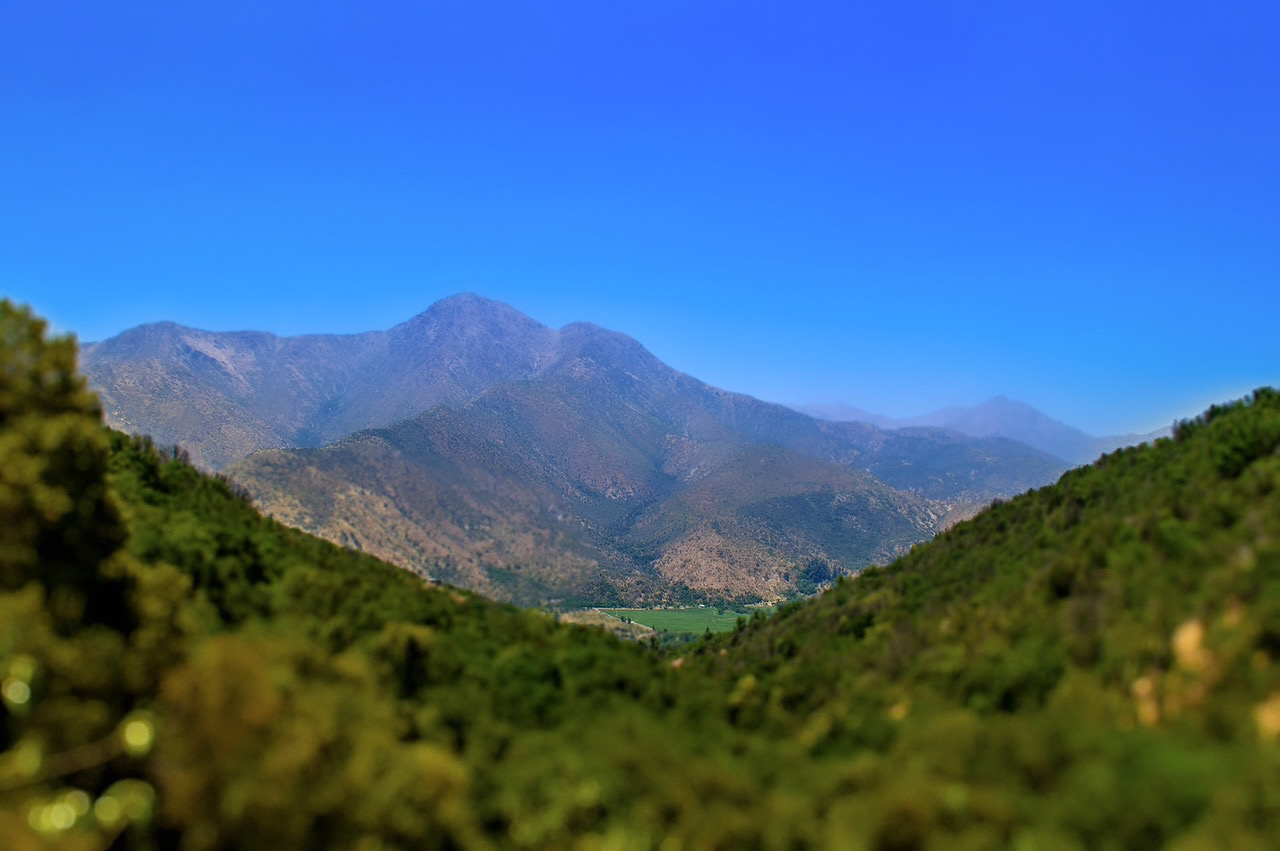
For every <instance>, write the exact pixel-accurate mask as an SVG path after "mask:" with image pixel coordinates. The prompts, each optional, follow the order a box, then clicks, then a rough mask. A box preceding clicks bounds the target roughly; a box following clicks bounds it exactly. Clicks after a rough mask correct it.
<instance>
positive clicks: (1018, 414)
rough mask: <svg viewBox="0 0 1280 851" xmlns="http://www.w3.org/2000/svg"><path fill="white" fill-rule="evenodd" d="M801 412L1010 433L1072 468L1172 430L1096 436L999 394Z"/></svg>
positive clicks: (812, 407) (881, 423) (898, 425)
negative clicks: (916, 406)
mask: <svg viewBox="0 0 1280 851" xmlns="http://www.w3.org/2000/svg"><path fill="white" fill-rule="evenodd" d="M796 410H798V411H801V412H802V413H806V414H809V415H810V416H813V417H817V418H819V419H823V420H832V421H838V422H863V423H870V424H871V425H875V426H877V427H879V428H889V429H902V428H912V427H919V426H927V427H931V428H944V429H949V430H951V431H957V432H959V433H961V434H965V435H969V436H970V437H1005V438H1009V439H1010V440H1017V441H1020V442H1022V443H1025V444H1027V445H1028V446H1032V447H1034V448H1036V449H1039V450H1040V451H1041V452H1046V453H1048V454H1050V455H1053V456H1054V457H1056V458H1061V459H1062V460H1063V461H1066V462H1068V463H1069V464H1071V465H1072V466H1077V465H1080V464H1088V463H1090V462H1092V461H1094V460H1096V459H1097V458H1098V456H1100V455H1105V454H1106V453H1108V452H1112V451H1114V450H1116V449H1119V448H1121V447H1124V446H1136V445H1137V444H1139V443H1147V442H1149V441H1152V440H1155V439H1156V438H1158V437H1167V436H1168V435H1169V433H1170V430H1169V429H1167V428H1165V429H1160V430H1158V431H1153V432H1151V433H1149V434H1121V435H1110V436H1107V437H1095V436H1093V435H1090V434H1086V433H1085V432H1083V431H1081V430H1080V429H1078V428H1074V427H1072V426H1069V425H1067V424H1066V423H1062V422H1059V421H1058V420H1055V419H1053V418H1051V417H1049V416H1047V415H1045V414H1043V413H1041V412H1040V411H1037V410H1036V409H1035V408H1033V407H1031V406H1030V405H1028V404H1026V403H1025V402H1019V401H1016V400H1014V399H1008V398H1005V397H1004V396H996V397H995V398H993V399H988V400H987V401H985V402H983V403H981V404H978V405H974V406H972V407H967V408H966V407H949V408H943V409H941V410H938V411H934V412H933V413H931V414H924V415H922V416H918V417H901V418H896V419H895V418H893V417H886V416H882V415H880V414H874V413H871V412H870V411H865V410H863V409H861V408H857V407H854V406H853V405H846V404H842V403H838V402H836V403H825V404H817V403H814V404H808V405H797V406H796Z"/></svg>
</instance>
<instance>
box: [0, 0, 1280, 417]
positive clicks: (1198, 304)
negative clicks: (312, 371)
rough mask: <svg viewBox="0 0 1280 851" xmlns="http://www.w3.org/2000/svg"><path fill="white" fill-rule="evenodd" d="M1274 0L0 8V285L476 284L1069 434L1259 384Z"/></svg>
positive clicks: (74, 295)
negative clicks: (1045, 422)
mask: <svg viewBox="0 0 1280 851" xmlns="http://www.w3.org/2000/svg"><path fill="white" fill-rule="evenodd" d="M1278 42H1280V4H1275V3H1269V2H1257V0H1254V2H1243V3H1242V2H1232V0H1220V2H1216V3H1212V4H1210V3H1194V4H1191V3H1178V2H1164V3H1150V2H1144V3H1131V2H1123V0H1108V2H1061V3H1059V2H1034V3H1029V2H1011V3H994V2H991V3H988V2H954V1H953V2H912V0H905V1H904V2H886V3H849V2H838V3H782V2H778V3H762V2H745V0H743V2H728V1H727V0H724V2H721V1H720V0H706V2H698V0H680V2H655V0H645V2H630V0H610V2H599V0H593V1H592V2H552V0H547V2H539V3H533V2H515V1H514V0H508V2H489V0H465V2H425V3H424V2H403V3H380V2H376V0H365V2H360V3H356V2H348V3H342V2H322V0H314V2H307V3H301V2H299V3H271V2H269V0H258V2H236V0H222V2H217V3H174V2H149V3H140V2H127V0H119V2H110V3H104V2H92V3H65V2H59V0H40V2H33V3H8V4H4V6H3V7H0V293H3V294H4V295H7V296H10V297H13V298H16V299H18V300H20V301H25V302H29V303H31V304H33V305H34V306H35V307H36V308H37V309H38V310H39V311H40V312H42V313H44V314H45V315H46V316H48V317H49V318H50V319H51V320H52V322H53V323H54V324H55V326H56V327H58V328H59V329H62V330H67V331H74V332H76V333H77V334H78V335H79V336H80V338H81V339H84V340H93V339H101V338H103V337H106V336H110V335H112V334H114V333H117V332H119V331H121V330H124V329H125V328H127V327H130V326H133V325H136V324H140V323H142V322H146V321H151V320H158V319H172V320H176V321H178V322H182V323H184V324H189V325H195V326H199V327H204V328H211V329H219V330H231V329H244V328H255V329H263V330H270V331H275V332H278V333H284V334H293V333H300V332H316V331H337V332H347V331H361V330H369V329H375V328H385V327H389V326H391V325H393V324H395V323H397V322H399V321H401V320H403V319H406V318H408V317H409V316H411V315H413V314H415V313H417V312H419V311H421V310H423V309H425V308H426V307H427V306H428V305H429V304H430V303H431V302H433V301H435V300H436V299H438V298H441V297H443V296H446V295H449V294H451V293H454V292H459V291H475V292H479V293H481V294H483V295H487V296H489V297H491V298H496V299H499V300H502V301H506V302H508V303H510V304H512V305H514V306H515V307H517V308H519V309H521V310H523V311H525V312H526V313H528V314H530V315H532V316H533V317H535V318H536V319H539V320H541V321H543V322H546V323H548V324H551V325H556V326H558V325H561V324H564V323H566V322H570V321H574V320H579V319H586V320H591V321H594V322H596V323H598V324H600V325H604V326H606V327H610V328H614V329H617V330H620V331H624V332H627V333H629V334H631V335H633V336H634V337H636V338H638V339H639V340H640V341H641V342H643V343H644V344H645V345H647V346H648V347H649V348H650V349H651V350H652V351H654V352H655V353H656V354H657V355H659V356H660V357H662V358H663V359H664V360H666V361H667V362H668V363H670V364H672V365H673V366H675V367H677V368H679V369H682V370H685V371H686V372H690V373H692V374H694V375H696V376H698V377H699V378H702V379H705V380H707V381H710V382H712V383H714V384H717V385H720V386H723V387H727V388H730V389H734V390H740V391H744V392H748V393H751V394H753V395H757V396H760V397H762V398H766V399H771V400H775V401H784V402H805V401H836V400H839V401H845V402H848V403H852V404H856V405H859V406H861V407H864V408H867V409H871V410H874V411H879V412H882V413H886V414H890V415H907V414H915V413H921V412H924V411H926V410H930V409H933V408H937V407H941V406H943V405H947V404H971V403H975V402H978V401H981V400H983V399H985V398H987V397H989V396H992V395H996V394H1004V395H1008V396H1011V397H1015V398H1018V399H1022V400H1025V401H1027V402H1029V403H1031V404H1033V405H1035V406H1036V407H1039V408H1041V409H1042V410H1044V411H1045V412H1047V413H1049V414H1050V415H1052V416H1055V417H1058V418H1060V419H1063V420H1066V421H1068V422H1070V423H1072V424H1074V425H1078V426H1080V427H1082V428H1084V429H1086V430H1088V431H1092V432H1094V433H1106V432H1116V431H1127V430H1145V429H1150V428H1154V427H1158V426H1160V425H1165V424H1167V423H1168V422H1169V421H1170V420H1171V419H1172V418H1173V417H1175V416H1177V415H1182V414H1191V413H1194V412H1196V411H1197V410H1199V409H1200V408H1202V407H1203V406H1204V405H1206V404H1207V403H1209V402H1211V401H1214V400H1217V399H1223V398H1227V397H1230V396H1234V395H1239V394H1241V393H1243V392H1245V391H1247V390H1248V389H1250V388H1252V387H1254V386H1257V385H1260V384H1280V344H1278V342H1277V338H1278V337H1280V334H1278V333H1277V330H1278V328H1280V322H1278V320H1280V70H1278V68H1280V59H1278V58H1277V52H1276V44H1277V43H1278Z"/></svg>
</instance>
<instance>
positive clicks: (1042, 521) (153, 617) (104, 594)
mask: <svg viewBox="0 0 1280 851" xmlns="http://www.w3.org/2000/svg"><path fill="white" fill-rule="evenodd" d="M73 363H74V349H73V347H72V346H71V344H70V343H68V342H66V341H52V342H49V341H45V340H44V339H43V327H42V326H41V325H40V324H39V323H36V322H34V321H33V320H32V319H31V318H30V316H29V315H27V314H25V313H24V312H21V311H16V310H14V309H13V308H12V307H11V306H10V305H8V304H7V303H5V304H2V305H0V485H3V487H0V510H3V513H4V517H5V518H6V520H8V521H9V522H6V523H5V524H3V525H0V671H3V672H4V679H3V687H2V689H0V696H2V698H3V701H2V702H0V835H3V836H4V837H5V840H6V843H7V847H11V848H14V849H18V851H25V849H29V848H31V849H34V848H55V849H90V848H96V849H101V848H106V847H111V848H116V849H130V850H131V851H134V850H135V849H136V851H141V849H169V848H183V849H214V848H242V849H279V848H300V847H307V848H335V849H338V848H343V849H345V848H350V847H367V848H442V849H443V848H450V849H464V851H479V850H480V849H492V848H511V849H530V850H532V849H552V848H556V849H560V848H570V849H583V851H586V849H600V848H611V847H616V848H635V849H657V848H672V847H677V848H686V849H699V851H700V849H724V851H729V849H739V848H758V849H826V848H848V849H855V851H856V849H876V851H890V849H931V848H968V849H988V848H990V849H997V848H1010V847H1014V848H1071V849H1079V848H1117V849H1118V848H1124V849H1138V851H1142V850H1143V849H1157V848H1176V849H1198V848H1249V849H1252V848H1258V849H1262V848H1270V847H1274V846H1275V845H1276V843H1277V841H1278V840H1280V807H1278V806H1277V803H1276V802H1277V801H1280V744H1278V739H1280V670H1277V666H1276V656H1277V654H1280V637H1278V634H1280V630H1278V629H1277V623H1280V543H1278V542H1280V394H1278V393H1277V392H1275V391H1271V390H1266V391H1259V392H1258V393H1257V394H1256V395H1255V396H1254V397H1253V399H1252V400H1250V402H1248V403H1247V404H1236V405H1231V406H1226V407H1224V408H1215V409H1212V410H1210V411H1209V412H1208V413H1207V414H1206V415H1205V416H1204V417H1203V418H1201V419H1200V420H1199V421H1196V422H1193V423H1187V424H1184V425H1182V426H1181V427H1180V428H1179V429H1178V430H1177V432H1176V434H1175V436H1174V438H1173V439H1170V440H1164V441H1160V442H1158V443H1157V444H1156V445H1154V446H1149V447H1141V448H1136V449H1130V450H1125V451H1122V452H1119V453H1116V454H1113V455H1110V456H1108V457H1107V458H1105V459H1103V460H1102V462H1101V463H1099V464H1098V465H1095V466H1093V467H1089V468H1084V469H1081V470H1077V471H1073V472H1072V473H1070V474H1069V475H1068V476H1066V477H1065V478H1064V479H1063V481H1061V482H1060V483H1058V484H1057V485H1053V486H1050V487H1046V488H1043V489H1041V490H1039V491H1036V492H1034V493H1031V494H1027V495H1024V496H1021V497H1018V498H1017V499H1014V500H1012V501H1010V502H1008V503H1005V504H1002V505H999V506H997V507H995V508H994V509H993V510H990V511H988V512H985V513H983V514H982V515H980V516H978V517H977V518H975V519H974V520H972V521H969V522H966V523H963V524H961V525H959V526H957V527H956V528H954V529H952V530H951V531H949V532H946V533H944V534H943V535H941V536H939V537H938V538H937V539H936V540H934V541H933V542H931V543H929V544H926V545H923V546H920V547H917V548H916V549H914V550H913V551H912V552H911V554H910V555H908V556H907V557H905V558H903V559H900V560H898V561H896V562H894V563H893V564H892V565H889V566H888V567H886V568H881V569H875V570H871V571H866V572H864V573H863V574H861V575H860V576H859V577H858V578H855V579H847V580H844V581H841V582H839V583H838V584H837V585H836V587H835V588H834V589H833V590H831V591H830V592H828V593H826V594H824V595H823V596H821V597H820V598H818V599H814V600H808V601H804V602H800V603H795V604H790V605H788V606H785V607H783V609H782V610H781V611H780V612H779V614H777V615H776V616H774V617H772V618H766V617H763V616H758V617H756V618H754V619H753V620H751V621H750V622H744V623H743V624H742V626H741V627H740V628H739V629H738V630H737V631H736V632H734V633H732V634H729V635H727V636H725V637H724V638H721V639H714V638H713V639H707V640H704V641H703V642H701V643H699V644H697V645H692V646H686V647H681V648H674V649H673V650H671V651H670V652H669V654H668V655H666V656H663V655H661V654H659V653H657V652H654V651H652V650H650V649H648V648H646V647H645V646H642V645H637V644H633V643H626V642H620V641H616V640H614V639H612V638H611V637H610V636H608V635H606V634H604V633H602V632H600V631H596V630H591V629H585V628H581V627H565V626H561V625H557V624H556V623H555V622H554V621H553V620H552V619H550V618H549V617H547V616H546V615H543V614H540V613H537V612H522V611H520V610H517V609H514V608H511V607H509V606H503V605H499V604H495V603H492V602H489V601H486V600H484V599H482V598H478V597H472V596H469V595H467V594H465V593H461V592H458V591H456V590H452V589H437V588H429V587H424V586H423V585H422V584H421V583H420V582H419V581H417V580H416V579H415V578H414V577H413V576H412V575H410V574H408V573H406V572H404V571H401V570H398V569H395V568H392V567H390V566H388V565H386V564H382V563H379V562H377V561H376V560H374V559H371V558H369V557H368V556H364V555H360V554H356V553H353V552H350V551H347V550H342V549H339V548H337V547H334V546H332V545H329V544H326V543H324V542H322V541H319V540H316V539H314V538H310V537H308V536H306V535H304V534H302V533H300V532H297V531H295V530H291V529H288V528H286V527H283V526H281V525H279V524H277V523H274V522H273V521H270V520H267V519H264V518H262V517H261V516H259V515H257V514H256V513H255V512H254V511H253V510H252V508H251V507H250V506H249V505H248V504H247V503H246V502H245V501H244V500H243V499H242V498H240V497H239V496H237V495H236V493H235V492H234V491H233V490H232V489H231V488H230V487H229V486H228V485H227V484H226V483H225V482H224V481H221V480H218V479H214V478H210V477H208V476H205V475H203V474H201V473H199V472H197V471H196V470H194V469H193V468H191V467H190V466H188V465H187V464H185V463H183V462H182V461H181V460H180V459H176V458H174V457H173V456H172V454H170V453H164V452H158V451H157V450H156V449H155V448H154V447H153V446H151V445H150V444H148V443H147V442H146V441H141V440H138V439H134V438H128V437H125V436H124V435H120V434H113V433H109V432H107V431H105V430H103V429H102V428H101V427H100V425H99V424H98V414H97V408H96V401H95V400H94V399H93V397H92V396H91V395H90V394H88V393H87V392H85V389H84V385H83V382H81V381H80V380H79V379H78V378H77V377H76V376H75V374H74V371H73Z"/></svg>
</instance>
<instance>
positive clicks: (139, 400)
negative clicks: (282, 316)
mask: <svg viewBox="0 0 1280 851" xmlns="http://www.w3.org/2000/svg"><path fill="white" fill-rule="evenodd" d="M554 340H555V332H553V331H552V330H551V329H549V328H547V327H545V326H543V325H540V324H539V323H537V322H535V321H533V320H532V319H530V318H529V317H527V316H525V315H524V314H522V313H520V312H519V311H517V310H515V309H513V308H511V307H508V306H506V305H504V304H499V303H497V302H493V301H489V300H487V299H483V298H480V297H479V296H474V295H460V296H454V297H452V298H448V299H444V300H443V301H440V302H437V303H436V304H434V305H432V306H431V308H430V309H428V310H427V311H426V312H424V313H422V314H420V315H418V316H415V317H414V318H413V319H410V320H409V321H408V322H404V323H402V324H400V325H397V326H396V327H394V328H392V329H391V330H389V331H373V332H369V333H366V334H351V335H342V336H339V335H328V334H316V335H307V336H300V337H277V336H275V335H273V334H266V333H262V332H238V333H218V332H212V331H200V330H197V329H194V328H184V327H183V326H181V325H175V324H173V323H169V322H164V323H156V324H152V325H143V326H140V327H138V328H134V329H132V330H130V331H126V332H124V333H123V334H120V335H119V336H117V337H113V338H111V339H109V340H106V341H104V342H101V343H95V344H91V345H88V346H85V347H84V349H83V351H82V353H81V369H82V370H83V371H84V373H85V375H86V376H87V377H88V379H89V382H90V384H91V385H92V386H93V388H94V389H95V390H96V391H97V392H98V394H99V396H101V398H102V404H103V408H104V413H105V418H106V421H107V424H108V425H111V426H113V427H115V428H120V429H123V430H125V431H132V432H142V433H147V434H150V435H151V436H152V437H153V438H154V439H155V440H156V441H157V442H159V443H161V444H181V445H182V446H183V447H184V448H185V449H187V450H188V452H190V454H191V456H192V460H193V461H194V462H195V463H196V464H198V465H200V466H203V467H206V468H210V469H215V470H216V469H220V468H222V467H224V466H226V465H227V464H230V463H231V462H233V461H235V460H237V459H239V458H243V457H244V456H245V455H248V454H249V453H250V452H254V451H256V450H258V449H267V448H271V447H277V446H323V445H324V444H327V443H331V442H333V441H335V440H337V439H339V438H341V437H343V436H344V435H347V434H350V433H351V432H353V431H358V430H359V429H362V428H370V427H377V426H383V425H389V424H391V423H393V422H396V421H398V420H402V419H405V418H406V417H411V416H413V415H414V414H417V413H420V412H421V411H423V410H426V409H427V408H430V407H433V406H435V405H439V404H456V403H459V402H464V401H466V400H468V399H471V398H472V397H474V396H475V395H476V394H477V393H479V392H480V391H481V390H483V389H484V388H486V387H488V386H489V385H491V384H493V383H494V382H495V381H502V380H510V379H518V378H526V377H528V376H530V375H532V374H534V373H535V372H536V371H537V370H538V369H539V368H540V367H541V366H542V365H543V362H544V361H545V359H546V358H547V356H548V355H549V353H550V352H551V350H552V347H553V345H554Z"/></svg>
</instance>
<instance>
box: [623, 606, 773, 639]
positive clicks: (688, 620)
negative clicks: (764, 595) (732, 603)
mask: <svg viewBox="0 0 1280 851" xmlns="http://www.w3.org/2000/svg"><path fill="white" fill-rule="evenodd" d="M600 611H601V612H604V613H605V614H606V615H612V616H613V617H615V618H627V619H629V620H631V621H634V622H635V623H638V624H643V625H644V626H647V627H650V628H652V629H656V630H658V631H660V632H661V631H666V632H692V633H696V634H698V635H701V634H702V633H704V632H706V631H707V630H708V629H709V630H711V631H712V632H729V631H730V630H732V629H733V628H734V626H736V625H737V623H738V618H740V617H745V618H750V617H751V612H750V611H741V612H735V611H733V610H731V609H724V610H723V612H724V613H723V614H721V613H720V612H721V610H719V609H715V608H711V607H708V608H705V609H699V608H691V609H601V610H600Z"/></svg>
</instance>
